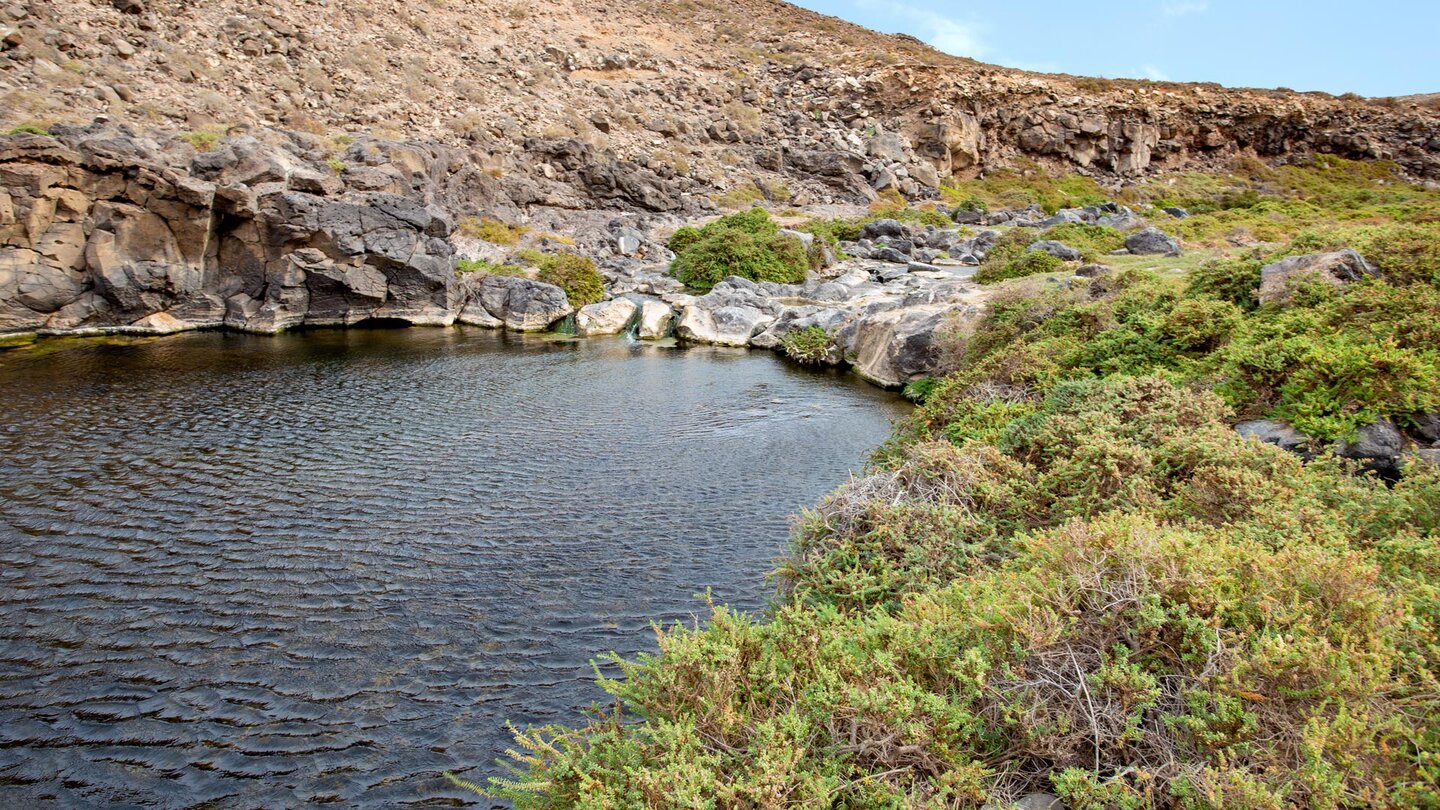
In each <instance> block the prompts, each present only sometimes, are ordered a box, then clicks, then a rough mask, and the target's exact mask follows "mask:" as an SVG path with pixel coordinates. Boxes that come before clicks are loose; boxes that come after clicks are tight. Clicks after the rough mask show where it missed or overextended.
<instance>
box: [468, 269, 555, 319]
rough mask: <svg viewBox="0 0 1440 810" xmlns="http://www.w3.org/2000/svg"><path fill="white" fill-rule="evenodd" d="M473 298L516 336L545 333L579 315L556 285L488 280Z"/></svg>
mask: <svg viewBox="0 0 1440 810" xmlns="http://www.w3.org/2000/svg"><path fill="white" fill-rule="evenodd" d="M471 298H472V300H478V301H479V302H480V305H481V306H483V307H484V308H485V311H487V312H489V313H490V314H491V315H492V316H493V317H495V318H497V319H499V320H500V321H502V322H503V323H504V324H505V328H506V329H510V330H512V331H515V332H543V331H544V330H546V329H549V328H550V327H551V326H554V325H555V324H556V323H558V322H559V321H561V320H564V319H565V317H567V316H568V315H569V314H570V313H572V312H574V311H575V310H574V309H573V308H572V307H571V306H570V302H569V300H568V299H566V297H565V291H564V290H562V289H560V288H559V287H556V286H555V285H554V284H546V283H544V282H541V281H533V280H531V279H528V278H517V277H514V276H486V277H484V278H483V279H481V280H480V281H479V282H478V283H476V284H475V286H474V287H473V288H472V290H471Z"/></svg>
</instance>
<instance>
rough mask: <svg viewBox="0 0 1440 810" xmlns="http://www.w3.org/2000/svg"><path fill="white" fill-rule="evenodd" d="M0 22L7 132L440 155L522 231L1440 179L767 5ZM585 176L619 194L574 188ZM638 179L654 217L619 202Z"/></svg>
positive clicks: (1198, 88) (1405, 118)
mask: <svg viewBox="0 0 1440 810" xmlns="http://www.w3.org/2000/svg"><path fill="white" fill-rule="evenodd" d="M16 12H18V13H16ZM0 15H5V16H8V17H12V18H15V17H18V18H19V19H10V20H9V21H8V22H4V23H3V25H4V26H5V30H4V31H3V32H0V34H3V36H0V39H3V40H4V42H5V50H4V52H3V55H4V59H3V60H0V77H3V78H0V82H3V85H0V93H3V98H4V99H5V104H4V111H5V112H4V113H3V118H4V119H5V120H3V121H0V124H4V125H5V126H6V127H7V128H8V127H12V126H16V125H19V124H22V123H26V122H30V123H32V124H40V125H49V124H51V123H54V122H57V121H65V122H72V123H80V122H88V121H89V120H91V119H92V118H93V117H94V116H96V115H102V114H103V115H107V116H109V117H110V118H111V119H112V120H115V121H119V122H130V123H134V124H136V125H139V126H141V127H150V128H154V129H156V130H159V131H164V132H171V133H173V132H193V133H200V135H198V136H197V137H200V138H204V137H205V133H215V134H221V133H225V132H227V131H231V130H232V128H235V127H240V128H242V129H245V130H248V131H256V130H262V129H268V128H283V129H289V130H302V131H308V132H312V133H316V134H320V135H323V136H336V135H340V134H342V133H348V134H349V135H352V136H354V135H359V134H377V135H382V136H385V137H390V138H404V139H410V140H420V141H438V142H442V143H445V144H449V145H452V146H459V147H463V148H464V150H465V153H464V154H465V156H466V159H468V160H471V161H474V162H475V163H477V164H479V165H481V166H483V167H484V168H485V169H487V170H489V171H490V172H491V173H492V174H494V175H498V176H507V177H508V179H507V180H505V181H504V182H502V183H499V184H497V185H498V186H499V187H500V188H498V189H496V190H494V191H493V192H492V193H490V194H488V195H487V196H486V198H485V202H486V203H488V204H490V205H491V206H492V207H496V208H498V209H500V210H502V211H503V210H509V209H511V206H513V207H514V209H513V210H511V213H514V214H518V213H519V210H520V209H523V208H524V207H525V206H528V205H532V204H536V203H545V204H557V205H561V206H565V207H610V206H612V205H619V206H620V207H634V208H641V209H652V210H676V211H682V210H695V209H703V208H704V207H705V206H706V202H705V198H706V196H707V195H709V194H712V193H714V192H723V191H726V190H730V189H734V188H737V187H739V188H742V189H743V191H742V194H749V193H751V192H753V191H755V190H756V189H757V188H758V189H759V191H760V193H761V194H763V195H765V196H767V197H771V198H787V199H789V200H790V201H793V202H796V203H805V202H819V201H827V200H853V199H857V198H864V197H867V196H873V195H874V193H875V191H876V190H877V189H881V190H883V189H885V188H889V187H894V188H895V189H897V190H899V191H901V192H902V193H904V194H905V195H907V196H909V197H912V198H914V197H924V196H927V195H929V194H930V193H931V190H932V189H933V188H934V187H935V186H936V185H938V184H939V183H940V182H941V181H942V180H943V179H944V178H945V177H946V176H949V175H951V174H954V175H956V176H960V177H970V176H975V175H976V174H979V173H981V172H983V171H985V170H987V169H989V168H993V167H995V166H1000V165H1014V164H1015V163H1016V161H1017V160H1021V159H1028V160H1033V161H1035V162H1036V163H1039V164H1040V165H1042V166H1047V167H1050V168H1055V169H1065V170H1078V171H1081V172H1085V173H1092V174H1095V175H1096V176H1098V177H1101V178H1106V179H1110V180H1115V179H1119V178H1123V177H1130V176H1135V175H1139V174H1143V173H1153V172H1157V171H1166V170H1177V169H1186V168H1194V167H1209V166H1214V165H1219V164H1222V163H1226V162H1228V161H1230V160H1231V159H1233V158H1234V157H1235V156H1236V155H1240V154H1244V155H1254V156H1258V157H1260V158H1262V159H1267V160H1275V159H1289V158H1294V157H1297V156H1302V155H1305V154H1309V153H1313V152H1325V153H1333V154H1338V155H1341V156H1344V157H1350V158H1387V159H1393V160H1395V161H1397V162H1398V163H1400V164H1401V165H1402V166H1404V167H1405V169H1406V170H1407V171H1408V172H1409V173H1410V174H1412V175H1414V176H1416V177H1422V178H1431V179H1434V178H1440V114H1437V112H1436V111H1435V110H1434V109H1433V105H1429V104H1427V103H1426V100H1425V99H1423V98H1412V99H1409V100H1403V101H1401V100H1386V101H1385V102H1383V103H1382V102H1371V101H1364V100H1361V99H1358V98H1353V97H1352V98H1335V97H1331V96H1328V95H1325V94H1314V93H1311V94H1300V93H1293V92H1288V91H1253V90H1228V89H1224V88H1221V87H1218V86H1215V85H1196V84H1168V83H1154V82H1146V81H1107V80H1098V79H1084V78H1075V77H1069V76H1056V75H1040V74H1031V73H1025V72H1022V71H1016V70H1009V69H1005V68H1000V67H995V66H991V65H985V64H980V63H977V62H974V61H972V60H967V59H960V58H955V57H951V56H947V55H945V54H942V53H940V52H938V51H935V50H933V49H931V48H929V47H927V46H925V45H923V44H921V43H919V42H918V41H915V40H912V39H910V38H908V37H903V36H886V35H882V34H877V33H874V32H871V31H867V30H865V29H862V28H859V27H857V26H854V25H851V24H849V23H845V22H843V21H840V20H837V19H834V18H830V17H825V16H823V15H819V14H815V13H812V12H808V11H805V10H802V9H799V8H796V7H794V6H791V5H789V4H786V3H783V2H778V0H737V1H736V2H718V1H717V0H679V1H678V2H658V3H657V2H639V1H638V0H620V1H619V2H604V3H601V2H596V1H595V0H557V1H556V2H547V3H544V4H524V3H511V2H496V1H495V0H481V1H480V2H474V3H464V4H461V3H456V2H437V3H429V4H425V6H424V7H423V8H422V7H417V6H414V5H411V4H405V3H399V2H382V1H377V0H361V1H359V2H345V3H338V4H325V3H320V2H302V3H293V4H284V5H282V6H277V5H275V4H262V3H254V2H245V0H220V1H219V2H210V3H204V4H192V3H184V2H179V0H114V2H105V1H104V0H32V2H30V3H28V4H23V3H22V4H19V5H12V6H10V7H8V10H5V11H0ZM616 163H621V164H624V165H621V166H619V168H618V169H617V168H615V166H614V164H616ZM596 165H598V166H602V167H609V168H607V169H606V171H607V172H608V173H610V174H612V175H613V174H615V173H616V172H618V173H619V174H620V175H622V177H620V178H618V180H617V179H616V178H614V177H610V178H607V180H609V181H611V182H598V183H597V182H586V181H585V180H584V179H583V178H581V177H579V176H578V172H579V170H580V169H581V168H583V167H585V166H596ZM637 169H644V170H646V171H647V173H646V175H645V178H644V182H641V183H639V184H640V185H649V186H651V187H652V188H653V193H636V192H635V191H634V190H633V189H627V188H626V186H627V185H634V184H633V183H630V184H627V182H626V179H627V178H626V177H624V176H623V175H626V174H628V173H633V172H634V171H635V170H637ZM652 174H653V177H652V176H651V175H652ZM552 180H558V181H559V183H560V184H559V185H558V186H555V185H553V184H551V183H550V182H549V181H552ZM756 180H758V181H760V182H759V185H758V186H757V185H755V181H756ZM637 182H638V181H637ZM782 186H783V188H782Z"/></svg>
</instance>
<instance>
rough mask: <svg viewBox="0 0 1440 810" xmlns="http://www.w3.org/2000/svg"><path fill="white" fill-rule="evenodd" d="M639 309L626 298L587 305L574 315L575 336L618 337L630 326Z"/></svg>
mask: <svg viewBox="0 0 1440 810" xmlns="http://www.w3.org/2000/svg"><path fill="white" fill-rule="evenodd" d="M638 310H639V307H638V306H636V304H635V302H634V301H631V300H630V299H628V298H613V299H611V300H609V301H601V302H599V303H597V304H587V305H586V306H583V307H581V308H580V309H579V311H578V312H576V313H575V334H577V335H579V336H581V337H593V336H596V335H618V334H620V333H621V332H624V331H625V327H627V326H629V325H630V320H631V319H632V318H634V317H635V313H636V311H638Z"/></svg>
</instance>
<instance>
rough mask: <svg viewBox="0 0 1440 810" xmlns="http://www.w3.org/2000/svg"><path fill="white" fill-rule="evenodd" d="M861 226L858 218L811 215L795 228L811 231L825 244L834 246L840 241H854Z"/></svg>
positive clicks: (858, 234)
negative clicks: (824, 217)
mask: <svg viewBox="0 0 1440 810" xmlns="http://www.w3.org/2000/svg"><path fill="white" fill-rule="evenodd" d="M861 227H863V226H862V225H861V223H860V222H859V221H858V220H853V219H838V218H837V219H822V218H820V217H813V218H811V219H810V220H808V221H807V222H806V223H805V224H803V225H800V226H799V227H797V228H796V229H795V230H797V231H805V232H806V233H813V234H815V235H816V236H817V237H819V238H821V239H824V240H825V243H826V244H828V245H830V246H831V247H835V246H836V245H838V244H839V243H840V242H854V241H856V240H857V239H859V238H860V228H861Z"/></svg>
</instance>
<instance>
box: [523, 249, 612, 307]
mask: <svg viewBox="0 0 1440 810" xmlns="http://www.w3.org/2000/svg"><path fill="white" fill-rule="evenodd" d="M539 267H540V271H539V272H538V273H537V274H536V275H535V278H536V279H537V280H539V281H543V282H545V283H546V284H554V285H555V286H557V287H559V288H560V289H562V290H564V291H565V297H566V298H568V299H569V300H570V306H572V307H575V308H576V309H579V308H580V307H583V306H585V305H587V304H595V303H598V302H600V301H603V300H605V279H604V278H602V277H601V276H600V272H599V271H598V270H596V269H595V262H592V261H590V260H589V259H588V258H586V257H584V256H581V255H579V254H577V253H570V252H569V251H562V252H560V253H549V254H546V255H545V256H544V257H543V258H542V259H540V262H539Z"/></svg>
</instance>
